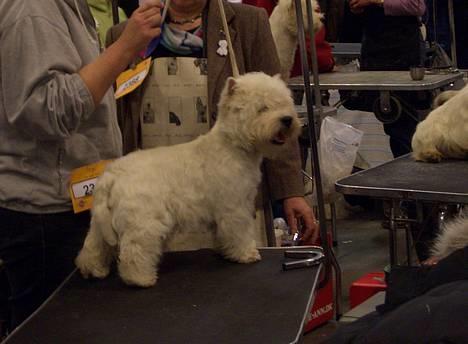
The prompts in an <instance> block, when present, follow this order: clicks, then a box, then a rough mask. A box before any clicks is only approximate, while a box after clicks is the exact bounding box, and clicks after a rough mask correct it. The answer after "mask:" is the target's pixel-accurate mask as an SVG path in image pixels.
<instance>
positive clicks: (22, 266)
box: [0, 208, 90, 330]
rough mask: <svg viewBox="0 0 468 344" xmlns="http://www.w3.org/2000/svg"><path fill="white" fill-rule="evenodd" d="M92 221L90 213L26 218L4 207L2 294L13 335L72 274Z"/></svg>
mask: <svg viewBox="0 0 468 344" xmlns="http://www.w3.org/2000/svg"><path fill="white" fill-rule="evenodd" d="M89 220H90V215H89V213H88V212H85V213H80V214H73V213H72V212H65V213H56V214H28V213H22V212H17V211H12V210H8V209H4V208H0V259H1V260H2V261H3V269H2V273H3V278H0V281H4V282H3V284H2V285H0V288H1V290H2V291H3V293H1V294H0V295H5V294H6V295H7V298H8V299H7V300H6V301H7V303H6V305H7V307H8V309H7V310H2V312H1V313H3V314H5V313H6V314H9V323H10V326H9V328H10V330H11V329H13V328H14V327H16V326H18V325H19V324H20V323H21V322H22V321H23V320H25V319H26V318H27V317H28V316H29V315H30V314H31V313H32V312H33V311H34V310H35V309H36V308H37V307H38V306H40V305H41V303H42V302H43V301H45V299H46V298H47V297H48V296H49V295H50V294H51V293H52V292H53V291H54V290H55V289H56V288H57V287H58V286H59V285H60V283H61V282H62V281H63V280H64V279H65V278H66V277H67V276H68V275H69V274H70V273H71V272H72V271H73V269H74V262H73V261H74V258H75V257H76V255H77V254H78V251H79V250H80V248H81V246H82V244H83V241H84V238H85V235H86V233H87V230H88V228H89ZM5 284H6V285H5ZM2 301H4V300H2ZM1 304H3V302H1V303H0V305H1ZM1 313H0V314H1Z"/></svg>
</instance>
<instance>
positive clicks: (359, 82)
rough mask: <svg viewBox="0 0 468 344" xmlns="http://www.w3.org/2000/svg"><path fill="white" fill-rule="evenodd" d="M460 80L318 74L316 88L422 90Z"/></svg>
mask: <svg viewBox="0 0 468 344" xmlns="http://www.w3.org/2000/svg"><path fill="white" fill-rule="evenodd" d="M462 79H463V73H461V72H454V73H444V74H436V73H430V72H426V74H425V76H424V79H423V80H412V79H411V77H410V74H409V71H360V72H334V73H323V74H320V85H319V87H320V89H322V90H332V89H335V90H354V91H424V90H436V89H439V88H443V87H446V86H448V85H450V84H451V83H454V82H455V81H458V80H462ZM288 85H289V87H290V88H291V89H292V90H299V89H303V88H304V80H303V78H302V76H297V77H294V78H291V79H290V80H289V84H288ZM311 86H313V81H312V80H311Z"/></svg>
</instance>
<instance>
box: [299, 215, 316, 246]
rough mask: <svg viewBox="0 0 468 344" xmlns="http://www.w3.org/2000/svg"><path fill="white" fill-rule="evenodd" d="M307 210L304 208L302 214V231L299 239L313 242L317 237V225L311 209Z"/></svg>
mask: <svg viewBox="0 0 468 344" xmlns="http://www.w3.org/2000/svg"><path fill="white" fill-rule="evenodd" d="M307 210H309V209H304V212H303V214H302V223H303V231H302V238H301V240H302V241H308V242H310V241H312V242H313V241H314V239H316V238H317V225H316V221H315V218H314V216H313V214H312V210H310V212H309V211H307Z"/></svg>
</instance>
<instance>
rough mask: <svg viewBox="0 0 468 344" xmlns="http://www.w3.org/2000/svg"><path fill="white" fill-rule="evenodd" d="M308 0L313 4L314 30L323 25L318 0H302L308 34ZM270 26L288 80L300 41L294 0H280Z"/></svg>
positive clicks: (283, 74) (272, 14)
mask: <svg viewBox="0 0 468 344" xmlns="http://www.w3.org/2000/svg"><path fill="white" fill-rule="evenodd" d="M306 1H310V3H311V5H312V21H313V25H314V32H317V31H319V30H320V29H321V27H322V26H323V24H322V18H323V14H321V13H320V12H319V7H318V3H317V1H316V0H301V3H302V16H303V22H304V30H305V31H306V32H305V33H306V34H308V33H309V32H308V20H307V5H306ZM270 26H271V32H272V34H273V39H274V41H275V45H276V50H277V52H278V57H279V60H280V64H281V76H282V77H283V80H288V79H289V72H290V70H291V69H292V66H293V64H294V54H295V53H296V49H297V43H298V38H297V24H296V7H295V5H294V0H279V2H278V5H276V7H275V8H274V9H273V12H272V13H271V16H270Z"/></svg>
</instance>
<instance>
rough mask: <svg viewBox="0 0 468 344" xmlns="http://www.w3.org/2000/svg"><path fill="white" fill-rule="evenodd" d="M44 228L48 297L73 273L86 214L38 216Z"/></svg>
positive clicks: (86, 224) (87, 216)
mask: <svg viewBox="0 0 468 344" xmlns="http://www.w3.org/2000/svg"><path fill="white" fill-rule="evenodd" d="M42 221H43V223H44V228H45V234H44V237H45V240H44V241H45V262H46V264H45V289H46V293H47V294H48V295H49V294H50V293H52V292H53V291H54V290H55V289H56V288H57V287H58V286H59V285H60V284H61V283H62V282H63V280H64V279H65V278H66V277H67V276H68V275H69V274H70V273H71V272H72V271H73V270H74V269H75V263H74V260H75V258H76V256H77V255H78V252H79V250H80V249H81V247H82V246H83V242H84V238H85V236H86V233H87V231H88V228H89V221H90V216H89V213H88V212H85V213H80V214H73V213H71V212H70V213H60V214H46V215H42Z"/></svg>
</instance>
